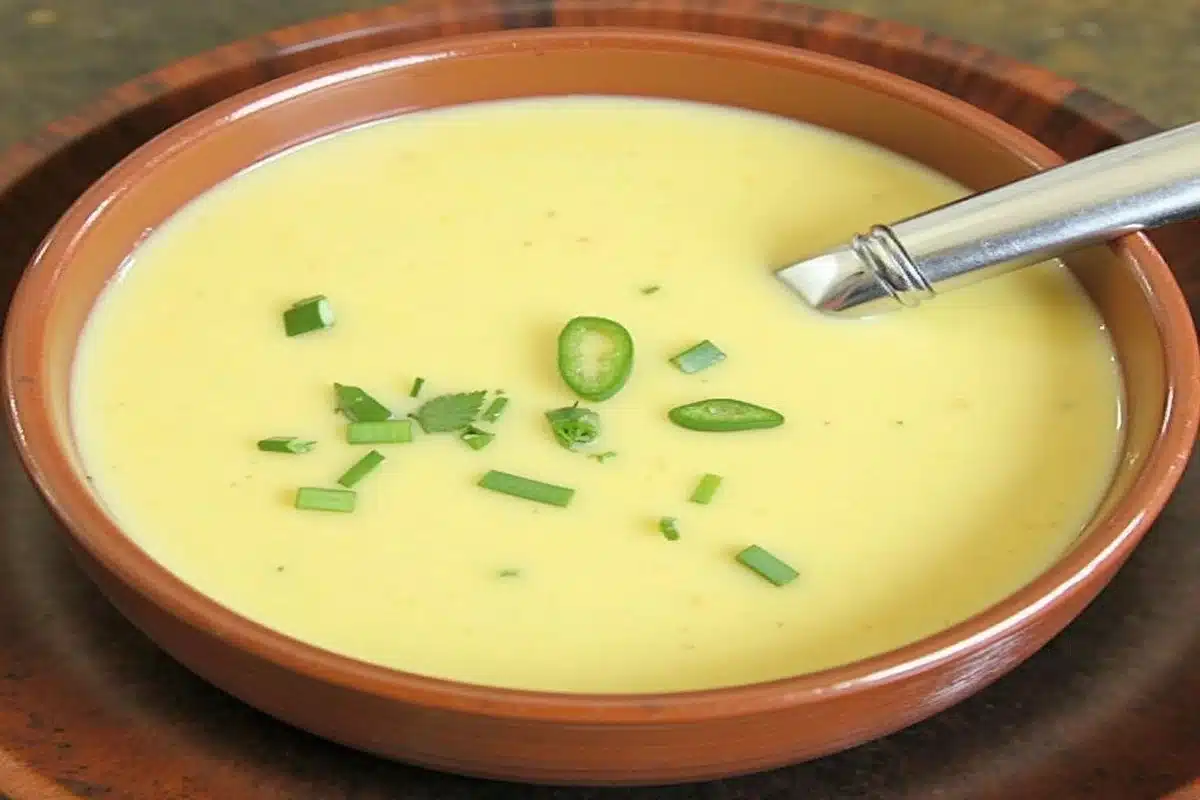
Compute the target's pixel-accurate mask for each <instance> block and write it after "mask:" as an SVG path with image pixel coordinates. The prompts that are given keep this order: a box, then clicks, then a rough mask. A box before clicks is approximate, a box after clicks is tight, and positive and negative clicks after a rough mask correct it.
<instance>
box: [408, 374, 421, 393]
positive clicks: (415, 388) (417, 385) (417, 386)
mask: <svg viewBox="0 0 1200 800" xmlns="http://www.w3.org/2000/svg"><path fill="white" fill-rule="evenodd" d="M424 385H425V379H424V378H417V379H415V380H414V381H413V383H412V388H411V389H409V390H408V396H409V397H417V396H419V395H420V394H421V387H423V386H424Z"/></svg>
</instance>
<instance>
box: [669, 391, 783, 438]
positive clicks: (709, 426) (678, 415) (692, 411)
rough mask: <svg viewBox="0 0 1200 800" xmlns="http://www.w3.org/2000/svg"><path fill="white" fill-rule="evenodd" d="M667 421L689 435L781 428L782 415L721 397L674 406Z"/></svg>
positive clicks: (751, 404)
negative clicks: (692, 432) (705, 432)
mask: <svg viewBox="0 0 1200 800" xmlns="http://www.w3.org/2000/svg"><path fill="white" fill-rule="evenodd" d="M667 417H668V418H669V419H670V420H671V422H674V423H675V424H676V425H678V426H679V427H681V428H687V429H688V430H693V431H712V432H725V431H753V430H759V429H762V428H778V427H779V426H780V425H782V424H783V414H780V413H779V412H778V411H774V410H772V409H769V408H764V407H762V406H756V405H754V404H753V403H747V402H745V401H742V400H730V399H729V398H724V397H714V398H710V399H708V400H698V401H696V402H695V403H688V404H687V405H685V406H677V407H675V408H672V409H671V410H670V412H668V413H667Z"/></svg>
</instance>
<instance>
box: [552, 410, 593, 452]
mask: <svg viewBox="0 0 1200 800" xmlns="http://www.w3.org/2000/svg"><path fill="white" fill-rule="evenodd" d="M546 420H547V421H548V422H549V423H550V429H551V430H552V431H554V438H556V439H558V443H559V444H561V445H562V446H563V447H565V448H567V449H568V450H578V449H579V448H580V447H583V446H584V445H588V444H591V443H592V442H594V441H596V439H597V438H598V437H599V436H600V415H599V414H597V413H596V412H595V411H592V410H591V409H589V408H580V407H579V406H567V407H566V408H556V409H554V410H553V411H547V412H546Z"/></svg>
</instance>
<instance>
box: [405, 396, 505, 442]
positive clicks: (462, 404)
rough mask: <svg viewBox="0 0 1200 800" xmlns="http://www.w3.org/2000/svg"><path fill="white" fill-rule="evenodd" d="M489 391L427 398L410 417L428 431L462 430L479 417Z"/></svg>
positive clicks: (446, 431)
mask: <svg viewBox="0 0 1200 800" xmlns="http://www.w3.org/2000/svg"><path fill="white" fill-rule="evenodd" d="M486 396H487V392H483V391H480V392H460V393H458V394H443V395H440V396H438V397H435V398H433V399H432V400H427V401H426V402H425V404H424V405H422V406H421V407H420V408H418V409H417V410H416V411H414V412H413V413H411V414H409V416H410V417H412V418H413V419H415V420H416V421H417V424H418V425H420V426H421V430H423V431H425V432H426V433H448V432H450V431H457V430H462V429H463V428H465V427H467V426H468V425H470V424H471V423H472V422H474V421H475V420H476V418H478V417H479V411H480V410H481V409H482V408H483V398H484V397H486Z"/></svg>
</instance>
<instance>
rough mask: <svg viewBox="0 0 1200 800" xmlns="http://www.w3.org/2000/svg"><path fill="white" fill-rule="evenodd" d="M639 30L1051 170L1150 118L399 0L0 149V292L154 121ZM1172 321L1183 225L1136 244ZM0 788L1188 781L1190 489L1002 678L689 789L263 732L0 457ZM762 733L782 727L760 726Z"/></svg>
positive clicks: (701, 25)
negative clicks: (270, 95)
mask: <svg viewBox="0 0 1200 800" xmlns="http://www.w3.org/2000/svg"><path fill="white" fill-rule="evenodd" d="M549 24H566V25H580V24H603V25H633V24H637V25H654V26H659V27H679V28H687V29H693V30H702V31H710V32H721V33H732V34H736V35H742V36H752V37H756V38H760V39H765V40H771V41H777V42H784V43H790V44H795V45H798V46H804V47H809V48H812V49H815V50H820V51H824V52H831V53H835V54H841V55H845V56H848V57H852V58H855V59H857V60H860V61H865V62H867V63H873V64H877V65H880V66H884V67H886V68H888V69H891V70H893V71H897V72H900V73H902V74H905V75H908V76H909V77H912V78H914V79H916V80H919V81H922V82H924V83H927V84H929V85H932V86H935V87H937V88H940V89H943V90H945V91H947V92H950V93H952V94H955V95H958V96H960V97H962V98H964V99H966V100H968V101H970V102H972V103H975V104H976V105H978V106H981V107H983V108H985V109H987V110H990V111H992V112H994V113H997V114H999V115H1001V116H1004V117H1005V118H1007V119H1009V120H1011V121H1013V122H1014V123H1015V124H1017V125H1018V126H1020V127H1022V128H1024V129H1025V130H1027V131H1028V132H1030V133H1032V134H1034V135H1035V136H1037V137H1038V138H1040V139H1042V140H1043V141H1045V142H1046V143H1048V144H1049V145H1051V146H1052V147H1054V148H1055V149H1057V150H1059V151H1060V152H1062V153H1064V154H1065V155H1068V156H1079V155H1082V154H1084V153H1087V152H1091V151H1093V150H1096V149H1099V148H1103V147H1106V146H1110V145H1112V144H1114V143H1116V142H1118V141H1120V140H1122V139H1127V138H1134V137H1137V136H1140V135H1144V134H1145V133H1147V132H1149V131H1150V130H1152V128H1151V126H1149V125H1148V123H1145V122H1144V121H1143V120H1141V119H1140V118H1138V117H1137V116H1136V115H1134V114H1132V113H1130V112H1128V111H1125V110H1123V109H1120V108H1117V107H1115V106H1112V105H1111V104H1109V103H1107V102H1106V101H1104V100H1103V99H1101V98H1099V97H1097V96H1096V95H1093V94H1091V93H1090V92H1087V91H1084V90H1081V89H1079V88H1078V87H1076V86H1075V85H1074V84H1072V83H1070V82H1069V81H1066V80H1062V79H1058V78H1054V77H1052V76H1049V75H1047V74H1046V73H1043V72H1041V71H1039V70H1036V69H1034V68H1032V67H1022V66H1018V65H1016V64H1014V63H1012V62H1009V61H1007V60H1005V59H1003V58H1000V57H998V56H995V55H994V54H991V53H989V52H987V51H984V50H982V49H979V48H975V47H971V46H967V45H962V44H958V43H956V42H952V41H948V40H944V39H939V38H936V37H933V36H929V35H925V34H922V33H920V32H919V31H916V30H913V29H910V28H905V27H902V26H897V25H892V24H885V23H877V22H870V21H866V20H863V19H861V18H856V17H853V16H849V15H844V14H839V13H834V12H827V11H818V10H814V9H809V8H805V7H803V6H795V5H778V4H773V3H768V2H762V1H761V0H673V1H672V2H669V1H668V0H654V1H653V2H648V1H647V0H641V2H636V3H631V4H629V6H626V7H624V8H623V7H621V6H619V5H617V4H610V3H606V2H580V1H579V0H570V1H569V2H559V3H553V2H550V0H540V1H538V0H535V1H534V2H529V3H523V4H517V3H511V2H501V3H496V2H485V1H484V0H476V1H475V2H455V3H433V2H421V3H414V4H410V5H408V6H405V7H403V8H399V7H397V8H392V9H380V10H377V11H369V12H363V13H359V14H352V15H348V16H346V17H343V18H339V19H336V20H332V21H326V22H323V23H314V24H311V25H307V26H303V27H302V28H298V29H292V30H289V31H284V32H281V33H278V34H275V35H272V36H270V37H265V38H261V39H258V40H253V41H250V42H246V43H242V44H239V45H234V46H230V47H228V48H225V49H223V50H221V51H218V52H215V53H211V54H207V55H205V56H201V57H199V58H197V59H193V60H192V61H189V62H186V63H184V64H181V65H178V66H176V67H173V68H170V69H167V70H164V71H162V72H159V73H156V74H154V75H151V76H149V77H146V78H144V79H139V80H137V81H135V82H134V83H132V84H129V85H127V86H125V87H122V88H121V89H118V90H117V91H115V92H114V93H112V94H110V95H108V96H107V97H106V98H105V99H104V100H103V101H101V102H100V103H99V104H98V105H95V106H93V107H91V108H90V109H89V110H87V111H86V112H84V113H82V114H81V115H79V116H78V117H75V118H72V119H68V120H65V121H64V122H63V123H60V124H58V125H56V126H52V128H50V129H48V130H46V131H44V132H43V133H42V134H40V135H39V136H37V137H35V138H34V139H33V140H31V141H29V142H27V143H26V144H25V145H21V146H18V147H17V148H15V149H13V150H11V151H9V152H8V153H7V154H6V155H3V156H0V279H2V280H3V289H4V292H5V293H7V292H8V291H11V285H12V283H13V281H15V279H16V277H17V275H18V274H19V271H20V269H21V267H22V265H23V263H24V262H25V260H26V259H27V257H28V255H29V253H30V252H31V251H32V249H33V248H34V247H35V246H36V244H37V242H38V240H39V239H40V238H41V236H42V235H43V234H44V233H45V231H46V230H47V229H48V227H49V226H50V225H51V224H52V223H53V221H54V219H55V218H56V217H57V216H58V215H59V214H60V213H61V212H62V211H63V210H64V209H65V207H66V205H67V204H69V203H70V202H71V200H72V199H73V198H74V196H75V195H77V194H78V192H79V191H81V190H82V189H83V188H84V187H85V186H86V185H87V184H88V183H89V182H90V181H92V180H93V179H94V178H96V177H97V176H98V175H99V174H100V173H101V172H103V171H104V170H105V169H106V168H107V167H108V166H110V165H111V164H112V163H114V162H115V161H116V160H118V159H119V158H120V157H122V156H123V155H124V154H126V153H127V152H129V150H131V149H132V148H133V147H135V146H136V145H137V144H140V143H141V142H143V141H145V140H146V139H147V138H148V137H150V136H152V135H153V134H155V133H156V132H158V131H160V130H162V129H163V128H164V127H166V126H168V125H170V124H171V123H173V122H175V121H177V120H179V119H181V118H182V117H184V116H186V115H188V114H189V113H191V112H193V111H195V110H197V109H199V108H202V107H203V106H205V105H207V104H209V103H211V102H213V101H214V100H217V99H219V98H221V97H225V96H228V95H229V94H232V93H234V92H236V91H238V90H240V89H243V88H246V87H249V86H252V85H255V84H257V83H259V82H261V81H263V80H265V79H268V78H270V77H274V76H276V75H280V74H283V73H286V72H289V71H292V70H294V69H297V68H299V67H302V66H306V65H309V64H313V63H318V62H321V61H325V60H328V59H330V58H334V57H337V56H340V55H345V54H349V53H356V52H362V51H364V50H367V49H370V48H376V47H381V46H385V45H389V44H395V43H399V42H404V41H411V40H414V39H419V38H425V37H428V36H432V35H437V34H439V33H447V32H465V31H473V30H489V29H495V28H499V27H524V26H532V25H549ZM1157 240H1158V241H1159V243H1160V245H1161V246H1162V247H1163V248H1164V250H1165V251H1166V252H1167V254H1168V256H1169V259H1170V260H1171V261H1172V263H1173V265H1174V266H1175V268H1176V271H1177V275H1178V276H1179V278H1180V280H1181V282H1182V283H1183V284H1184V286H1185V288H1186V289H1187V291H1188V295H1189V301H1190V302H1192V303H1193V308H1195V305H1196V302H1197V301H1200V225H1195V224H1193V225H1190V226H1184V227H1179V228H1176V229H1174V230H1171V231H1167V232H1164V233H1162V234H1161V235H1159V236H1158V237H1157ZM0 501H2V502H3V504H4V513H3V516H2V522H0V524H2V526H3V527H2V530H0V552H2V555H3V557H2V558H0V793H2V792H7V793H8V795H9V796H11V797H14V798H18V800H27V799H28V800H35V799H37V800H40V799H41V798H57V797H73V796H79V797H105V798H221V799H222V800H224V799H225V798H267V799H268V800H271V799H272V798H297V799H298V800H300V799H306V798H313V799H314V800H315V799H317V798H320V800H350V799H351V798H354V799H355V800H376V799H377V798H378V799H382V798H415V799H416V800H422V799H424V798H489V799H495V800H502V799H505V798H514V800H515V799H516V798H531V800H551V799H553V800H585V799H586V800H592V799H596V800H599V799H601V798H611V799H612V800H652V799H653V800H685V799H686V800H692V798H695V799H696V800H785V798H786V799H787V800H792V799H793V798H794V799H795V800H801V798H803V799H804V800H824V799H825V798H858V797H861V798H880V799H881V800H890V799H891V798H934V797H938V798H1022V799H1024V798H1029V799H1030V800H1038V799H1039V798H1046V800H1059V799H1062V800H1070V799H1072V798H1089V799H1090V798H1094V799H1095V800H1106V799H1107V798H1113V799H1114V800H1116V799H1117V798H1120V799H1121V800H1126V799H1127V798H1156V797H1161V796H1162V795H1164V794H1166V793H1167V792H1169V791H1171V790H1172V789H1174V788H1175V787H1177V786H1179V785H1180V784H1182V783H1184V782H1185V781H1186V780H1187V779H1188V778H1189V777H1193V776H1194V775H1196V774H1197V773H1198V772H1200V577H1198V576H1200V475H1198V473H1197V470H1196V469H1194V468H1193V469H1190V470H1189V471H1188V473H1187V474H1186V475H1185V477H1184V479H1183V483H1182V484H1181V488H1180V490H1179V492H1178V493H1177V495H1176V497H1175V498H1174V500H1173V501H1172V502H1171V504H1170V505H1169V506H1168V508H1167V509H1166V511H1165V512H1164V514H1163V516H1162V518H1161V519H1160V521H1159V523H1158V524H1157V525H1156V526H1155V529H1154V530H1153V531H1152V532H1151V534H1150V535H1149V536H1148V537H1147V540H1146V541H1145V542H1144V544H1143V545H1142V546H1141V547H1140V548H1139V550H1138V551H1137V553H1136V554H1135V555H1134V557H1133V558H1132V559H1131V561H1130V562H1129V564H1128V565H1127V566H1126V567H1125V568H1124V569H1123V571H1122V572H1121V573H1120V575H1119V576H1118V577H1117V579H1116V580H1115V581H1114V582H1113V584H1112V585H1111V586H1110V587H1109V588H1108V589H1107V590H1105V592H1104V593H1103V594H1102V595H1101V596H1100V598H1099V599H1098V600H1097V601H1096V603H1095V604H1094V605H1093V606H1092V607H1091V608H1090V609H1089V610H1088V611H1087V612H1086V613H1085V614H1084V615H1083V616H1082V617H1081V618H1080V619H1079V620H1078V621H1077V622H1075V623H1074V624H1073V625H1072V626H1071V627H1070V628H1069V629H1068V630H1067V631H1066V633H1064V634H1063V635H1062V636H1060V637H1059V638H1057V639H1056V640H1055V641H1054V642H1052V643H1051V645H1050V646H1049V647H1047V648H1046V649H1045V650H1044V651H1043V652H1041V653H1039V654H1038V655H1037V656H1035V657H1034V658H1033V659H1032V660H1030V661H1029V662H1028V663H1026V664H1025V665H1024V666H1022V667H1020V668H1019V669H1017V670H1016V671H1015V672H1014V673H1012V674H1011V675H1010V676H1009V677H1007V678H1004V679H1003V680H1001V681H1000V682H998V683H997V684H995V685H994V686H992V687H991V688H989V689H987V690H986V691H984V692H983V693H981V694H980V695H978V696H976V697H974V698H972V699H971V700H969V701H967V702H965V703H963V704H961V705H959V706H957V707H955V708H954V709H952V710H950V711H948V712H946V713H943V714H941V715H939V716H937V717H935V718H933V719H931V720H929V721H928V722H926V723H923V724H921V725H918V726H916V727H913V728H910V729H908V730H905V731H902V732H900V733H898V734H895V735H893V736H891V737H888V738H886V739H883V740H880V741H878V742H874V743H871V744H868V745H864V746H862V747H859V748H856V749H855V750H852V751H849V752H847V753H843V754H841V755H838V756H834V757H830V758H826V759H822V760H820V761H816V762H811V763H808V764H804V765H800V766H798V767H794V768H791V769H786V770H778V771H775V772H771V773H766V774H762V775H757V776H749V777H744V778H736V779H730V780H726V781H720V782H714V783H709V784H697V785H692V786H680V787H665V788H656V789H633V790H605V789H586V790H584V789H578V790H575V789H549V788H532V787H523V786H514V785H507V784H499V783H491V782H485V781H477V780H469V779H464V778H457V777H453V776H448V775H441V774H436V773H431V772H427V771H422V770H417V769H412V768H408V767H405V766H402V765H398V764H390V763H386V762H383V761H380V760H377V759H373V758H371V757H368V756H364V755H360V754H357V753H353V752H350V751H347V750H345V749H343V748H340V747H337V746H334V745H331V744H328V743H325V742H322V741H320V740H317V739H315V738H314V737H311V736H308V735H306V734H303V733H300V732H298V731H295V730H293V729H290V728H288V727H286V726H284V725H281V724H279V723H276V722H274V721H272V720H270V719H268V718H266V717H264V716H263V715H261V714H259V713H257V712H255V711H252V710H250V709H249V708H247V707H245V706H243V705H242V704H240V703H238V702H237V701H234V700H232V699H230V698H228V697H227V696H225V695H223V694H222V693H220V692H219V691H217V690H215V689H213V688H211V687H209V686H207V685H206V684H204V683H202V682H201V681H199V680H198V679H196V678H194V677H192V676H191V675H190V674H188V673H187V672H186V671H185V670H183V669H182V668H180V667H178V666H177V665H175V664H174V663H173V662H172V661H170V659H168V658H167V657H166V656H164V655H162V654H161V653H160V652H159V651H158V650H157V649H156V648H155V647H154V646H153V645H152V644H151V643H149V642H148V641H146V640H145V639H144V638H143V637H142V636H141V635H140V634H139V633H137V632H136V631H135V630H133V629H132V628H131V627H130V626H129V625H127V624H126V623H125V622H124V621H123V620H122V619H121V618H120V617H119V616H118V615H117V614H116V613H115V612H114V611H112V610H111V609H110V608H109V606H108V605H107V604H106V603H105V602H104V601H103V599H102V598H101V597H100V595H99V594H98V593H97V592H96V591H95V590H94V589H93V588H92V587H91V585H90V584H89V583H88V582H87V580H86V579H85V578H84V577H83V575H82V574H81V573H80V572H78V571H77V570H76V569H75V567H74V565H73V564H72V562H71V560H70V557H69V555H68V554H67V552H66V550H65V547H64V546H63V545H62V543H61V538H60V535H59V533H58V531H57V530H56V523H55V522H54V521H53V519H52V518H51V517H50V515H49V513H48V511H47V510H46V509H45V506H44V504H43V503H42V502H41V500H40V498H39V497H38V496H37V495H36V494H35V493H34V491H33V490H32V488H31V487H30V486H29V484H28V481H27V480H26V479H25V477H24V475H23V474H22V473H21V472H20V469H19V467H18V466H17V463H16V460H15V456H14V454H13V451H12V448H11V446H9V445H8V444H7V443H5V444H4V445H3V447H2V448H0ZM780 735H781V736H786V735H787V732H786V731H781V732H780Z"/></svg>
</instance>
